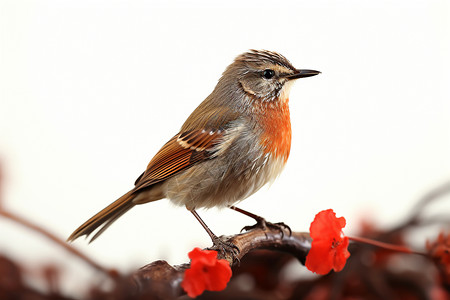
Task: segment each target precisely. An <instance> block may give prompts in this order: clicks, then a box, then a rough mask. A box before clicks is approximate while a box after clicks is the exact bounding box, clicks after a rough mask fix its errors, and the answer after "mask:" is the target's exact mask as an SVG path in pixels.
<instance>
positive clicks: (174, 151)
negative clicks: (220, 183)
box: [134, 129, 224, 191]
mask: <svg viewBox="0 0 450 300" xmlns="http://www.w3.org/2000/svg"><path fill="white" fill-rule="evenodd" d="M223 133H224V132H223V131H222V130H219V129H210V130H205V129H200V130H198V129H197V130H188V131H185V132H181V133H179V134H177V135H175V136H174V137H173V138H171V139H170V140H169V141H168V142H167V143H166V144H165V145H164V146H163V147H162V148H161V150H159V152H158V153H157V154H156V155H155V157H153V159H152V160H151V161H150V163H149V164H148V166H147V169H146V171H145V172H144V173H142V175H141V176H139V178H138V179H137V180H136V182H135V185H136V187H135V189H134V190H135V191H137V190H141V189H144V188H146V187H149V186H151V185H153V184H156V183H158V182H161V181H164V180H166V179H168V178H170V177H172V176H174V175H175V174H177V173H179V172H181V171H183V170H185V169H188V168H190V167H191V166H193V165H194V164H196V163H198V162H201V161H203V160H206V159H210V158H211V156H212V154H213V153H214V150H215V146H216V145H218V144H220V143H221V141H222V138H223Z"/></svg>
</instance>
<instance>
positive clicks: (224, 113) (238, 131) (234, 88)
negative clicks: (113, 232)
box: [68, 49, 320, 250]
mask: <svg viewBox="0 0 450 300" xmlns="http://www.w3.org/2000/svg"><path fill="white" fill-rule="evenodd" d="M318 74H320V72H319V71H315V70H310V69H296V68H294V66H293V65H292V64H291V63H290V62H289V61H288V60H287V59H286V58H285V57H284V56H283V55H281V54H279V53H277V52H273V51H268V50H253V49H252V50H249V51H247V52H245V53H243V54H240V55H238V56H237V57H236V58H235V59H234V61H233V62H232V63H231V64H230V65H229V66H228V67H227V68H226V69H225V71H224V72H223V74H222V76H221V78H220V79H219V80H218V82H217V85H216V87H215V88H214V90H213V91H212V93H211V94H210V95H209V96H208V97H207V98H206V99H205V100H204V101H203V102H202V103H201V104H200V105H199V106H198V107H197V108H196V109H195V110H194V111H193V112H192V113H191V115H190V116H189V117H188V118H187V120H186V121H185V122H184V124H183V125H182V126H181V130H180V131H179V132H178V133H177V134H175V135H174V136H173V137H172V138H171V139H169V141H168V142H167V143H166V144H164V146H162V148H161V149H160V150H159V151H158V152H157V153H156V155H155V156H154V157H153V158H152V159H151V161H150V163H149V164H148V166H147V168H146V169H145V171H144V172H143V173H142V174H141V175H140V176H139V177H138V178H137V180H136V181H135V185H134V187H133V188H132V189H131V190H130V191H128V192H127V193H125V194H124V195H123V196H121V197H120V198H119V199H117V200H116V201H114V202H113V203H111V204H110V205H108V206H107V207H105V208H104V209H103V210H101V211H100V212H98V213H97V214H95V215H94V216H93V217H91V218H90V219H89V220H87V221H86V222H85V223H83V224H82V225H81V226H79V227H78V228H77V229H76V230H75V231H74V232H73V233H72V234H71V235H70V236H69V238H68V241H74V240H75V239H77V238H79V237H81V236H86V237H88V236H89V235H90V234H92V233H93V232H94V231H96V233H95V234H94V236H93V237H92V239H91V240H90V242H92V241H94V240H95V239H96V238H98V237H99V235H101V234H102V233H103V232H104V231H105V230H106V229H107V228H108V227H109V226H110V225H111V224H112V223H113V222H114V221H116V220H117V219H118V218H119V217H121V216H122V215H123V214H125V213H126V212H128V211H129V210H130V209H131V208H133V207H135V206H138V205H141V204H146V203H149V202H153V201H157V200H161V199H164V198H167V199H169V200H170V201H171V202H173V203H174V204H176V205H179V206H185V207H186V209H187V210H188V211H190V212H191V213H192V214H193V215H194V217H195V218H196V219H197V220H198V221H199V222H200V224H201V225H202V226H203V227H204V229H205V230H206V232H207V233H208V235H209V236H210V238H211V240H212V242H213V245H214V246H215V247H216V246H217V247H219V248H220V249H221V250H223V249H230V248H236V247H235V246H234V245H229V244H228V243H227V242H225V241H223V240H221V239H220V238H219V237H217V236H216V235H215V234H214V233H213V232H212V231H211V229H209V227H208V226H207V225H206V223H205V222H204V221H203V220H202V219H201V217H200V216H199V214H198V212H197V210H198V209H200V208H212V207H229V208H231V209H233V210H236V211H238V212H240V213H243V214H245V215H247V216H250V217H252V218H254V219H255V220H256V221H257V224H255V226H263V227H264V226H266V224H270V225H273V224H272V223H269V222H266V221H265V219H264V218H262V217H260V216H258V215H255V214H253V213H250V212H248V211H245V210H243V209H240V208H237V207H236V206H235V204H236V203H237V202H240V201H242V200H244V199H245V198H247V197H249V196H250V195H252V194H254V193H255V192H256V191H258V190H259V189H260V188H261V187H263V186H264V185H265V184H266V183H268V182H272V181H273V180H274V179H275V178H277V177H278V175H279V174H280V173H281V171H282V169H283V167H284V166H285V164H286V162H287V160H288V157H289V153H290V149H291V136H292V133H291V122H290V112H289V93H290V90H291V87H292V84H293V83H294V82H295V81H296V80H297V79H299V78H304V77H310V76H315V75H318ZM277 224H278V223H277ZM252 227H253V226H247V227H244V228H246V229H249V228H252ZM232 250H234V249H232Z"/></svg>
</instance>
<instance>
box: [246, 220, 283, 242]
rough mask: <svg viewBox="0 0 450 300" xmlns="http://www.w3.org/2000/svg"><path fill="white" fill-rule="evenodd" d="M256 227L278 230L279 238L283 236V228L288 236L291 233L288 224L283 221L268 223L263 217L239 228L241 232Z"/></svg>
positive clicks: (264, 229)
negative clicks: (254, 222) (253, 223)
mask: <svg viewBox="0 0 450 300" xmlns="http://www.w3.org/2000/svg"><path fill="white" fill-rule="evenodd" d="M257 228H260V229H262V230H263V231H267V229H274V230H278V231H279V232H280V234H281V238H283V237H284V232H285V230H287V231H288V232H289V236H291V235H292V230H291V228H290V227H289V226H288V225H286V224H285V223H283V222H278V223H270V222H267V221H266V220H265V219H264V218H259V219H256V224H255V225H251V226H244V227H243V228H242V229H241V232H243V231H250V230H253V229H257Z"/></svg>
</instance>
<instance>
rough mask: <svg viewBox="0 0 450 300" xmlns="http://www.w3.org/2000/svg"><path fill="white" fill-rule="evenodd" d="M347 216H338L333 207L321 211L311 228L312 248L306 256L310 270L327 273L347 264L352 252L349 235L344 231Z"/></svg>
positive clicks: (306, 264) (337, 270)
mask: <svg viewBox="0 0 450 300" xmlns="http://www.w3.org/2000/svg"><path fill="white" fill-rule="evenodd" d="M344 227H345V218H344V217H340V218H336V214H335V213H334V212H333V210H332V209H327V210H323V211H321V212H319V213H318V214H317V215H316V217H315V218H314V221H313V222H312V223H311V227H310V228H309V231H310V235H311V238H312V244H311V250H309V253H308V255H307V256H306V263H305V266H306V267H307V268H308V270H310V271H312V272H314V273H317V274H321V275H325V274H327V273H329V272H330V271H331V269H333V270H334V271H336V272H339V271H340V270H342V269H343V268H344V266H345V262H346V261H347V258H349V256H350V253H349V252H348V250H347V247H348V237H346V236H345V235H344V233H343V232H342V228H344Z"/></svg>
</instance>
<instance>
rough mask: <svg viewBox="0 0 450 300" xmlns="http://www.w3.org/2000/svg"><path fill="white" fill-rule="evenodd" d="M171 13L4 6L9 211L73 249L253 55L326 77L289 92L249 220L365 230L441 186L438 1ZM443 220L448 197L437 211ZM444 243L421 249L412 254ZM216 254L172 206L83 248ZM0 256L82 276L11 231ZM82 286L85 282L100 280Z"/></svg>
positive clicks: (223, 7) (129, 265)
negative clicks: (228, 74)
mask: <svg viewBox="0 0 450 300" xmlns="http://www.w3.org/2000/svg"><path fill="white" fill-rule="evenodd" d="M165 3H166V2H165V1H156V2H155V1H153V2H152V1H125V0H123V1H80V0H77V1H17V0H14V1H13V0H11V1H8V0H6V1H5V0H3V1H1V2H0V26H1V27H0V30H1V31H0V47H1V48H0V51H1V52H0V54H1V57H0V161H1V166H2V169H3V178H4V179H3V200H4V202H5V205H7V207H8V208H9V209H11V210H14V211H15V212H17V213H19V214H21V215H22V216H24V217H26V218H29V219H30V220H33V221H35V222H37V223H39V224H41V225H42V226H44V227H45V228H47V229H49V230H51V231H52V232H54V233H56V234H57V235H58V236H60V237H61V238H64V239H65V238H66V237H67V236H68V235H69V234H70V233H71V232H72V231H73V230H74V229H75V228H76V227H78V226H79V225H80V224H81V223H82V222H84V221H85V220H86V219H87V218H89V217H91V216H92V215H93V214H94V213H96V212H97V211H99V210H100V209H102V208H103V207H105V206H106V205H107V204H109V203H110V202H112V201H113V200H115V199H116V198H118V197H119V196H121V195H122V194H123V193H125V192H126V191H128V190H129V189H130V188H131V187H132V186H133V183H134V180H135V179H136V178H137V176H139V175H140V174H141V172H142V171H143V170H144V169H145V167H146V165H147V163H148V161H149V160H150V159H151V158H152V156H153V155H154V154H155V153H156V152H157V151H158V150H159V148H160V147H161V146H162V145H163V144H164V143H165V142H166V141H167V140H168V139H169V138H170V137H172V136H173V135H174V134H175V133H176V132H177V130H178V129H179V128H180V126H181V124H182V123H183V121H184V120H185V118H186V117H187V116H188V115H189V114H190V112H191V111H192V110H193V109H194V108H195V107H196V106H197V105H198V104H199V103H200V102H201V101H202V100H203V99H204V98H205V97H206V96H207V95H208V94H209V93H210V92H211V91H212V89H213V88H214V86H215V84H216V82H217V80H218V79H219V77H220V75H221V73H222V72H223V70H224V69H225V67H226V66H227V65H228V64H229V63H231V62H232V60H233V59H234V57H235V56H236V55H238V54H240V53H242V52H244V51H246V50H248V49H251V48H254V49H268V50H273V51H277V52H280V53H282V54H283V55H285V56H286V57H287V58H288V59H289V60H290V61H291V62H292V63H293V64H294V66H296V67H297V68H310V69H316V70H320V71H322V72H323V73H322V74H321V75H319V76H316V77H313V78H307V79H301V80H298V81H297V83H296V85H295V86H294V88H293V89H292V92H291V97H290V99H291V100H290V104H291V119H292V130H293V142H292V149H291V157H290V159H289V162H288V164H287V166H286V168H285V170H284V173H283V174H282V175H281V176H280V178H278V180H277V181H276V182H275V183H274V184H273V185H272V186H271V187H270V189H267V188H263V189H262V190H261V191H259V192H258V193H256V194H255V195H253V196H252V197H250V198H249V199H247V200H246V201H244V202H242V203H241V204H240V206H241V207H242V208H244V209H248V210H250V211H252V212H254V213H257V214H260V215H262V216H264V217H266V218H267V219H269V220H271V221H284V222H286V223H287V224H289V225H290V226H291V227H292V228H293V229H294V230H296V231H306V230H308V228H309V223H310V222H311V221H312V219H313V218H314V214H315V213H317V212H318V211H319V210H322V209H326V208H333V209H334V210H335V211H336V212H337V215H338V216H345V217H346V219H347V228H346V232H347V233H352V232H353V233H357V232H358V229H359V225H360V222H361V220H362V219H366V220H373V222H375V223H376V224H377V225H378V226H380V227H387V226H391V225H394V224H396V223H398V222H401V221H402V220H403V219H404V218H405V217H406V216H407V215H408V213H409V210H410V209H411V208H412V206H413V205H414V203H415V201H416V200H417V199H418V198H419V197H420V196H421V195H422V194H423V193H425V192H426V191H428V190H430V189H431V188H433V187H435V186H436V185H439V184H441V183H443V182H445V181H447V180H449V179H450V158H449V155H450V59H449V53H450V21H449V20H450V5H449V2H448V1H444V0H442V1H437V0H436V1H430V0H423V1H417V0H416V1H412V0H408V1H285V2H282V1H223V2H221V3H220V4H218V3H217V4H212V3H211V1H172V2H171V3H172V4H171V5H168V4H165ZM449 211H450V201H449V199H448V198H447V201H446V202H442V203H441V204H440V205H437V206H435V207H434V212H435V213H437V212H441V213H448V212H449ZM199 213H200V215H201V216H202V217H203V218H204V219H205V221H206V222H207V224H208V225H209V226H210V227H211V228H212V229H213V231H214V232H215V233H216V234H219V235H220V234H234V233H237V232H238V231H239V230H240V228H241V227H243V226H245V225H250V224H252V223H253V221H252V220H251V219H249V218H247V217H245V216H241V215H240V214H238V213H236V212H233V211H230V210H216V209H212V210H209V211H199ZM430 214H433V211H431V212H430ZM436 233H437V231H435V230H433V231H431V232H421V233H420V235H419V234H418V235H416V239H417V240H418V241H419V242H418V243H417V245H418V246H421V245H422V244H423V241H424V240H425V239H426V238H430V237H433V236H434V235H436ZM209 245H210V240H209V237H208V236H207V234H206V233H205V232H204V230H203V229H202V228H201V226H200V225H199V224H198V223H197V221H196V220H195V219H194V218H193V216H192V215H191V214H190V213H188V212H187V211H186V210H185V208H183V207H174V206H173V205H171V204H170V203H169V201H167V200H163V201H158V202H155V203H151V204H147V205H144V206H140V207H137V208H135V209H133V210H131V211H130V212H128V213H127V214H126V215H125V216H124V217H122V218H121V219H120V220H119V221H117V222H116V223H115V224H114V225H113V226H111V227H110V229H108V230H107V231H106V232H105V233H104V235H102V236H101V237H100V238H99V239H98V240H97V241H95V242H94V243H92V244H90V245H88V244H87V241H85V240H83V239H80V240H77V241H76V242H75V246H76V247H78V248H80V249H82V250H83V251H84V252H86V253H87V254H88V255H89V256H92V257H93V258H95V259H96V260H97V261H98V262H100V263H102V264H104V265H105V266H110V267H117V268H119V269H121V270H132V269H133V268H135V267H138V266H142V265H144V264H146V263H148V262H151V261H153V260H156V259H167V260H168V261H169V263H171V264H177V263H182V262H185V261H187V252H188V251H189V250H191V249H192V248H193V247H194V246H199V247H207V246H209ZM0 252H1V253H6V254H8V255H10V256H12V257H14V258H20V259H22V260H23V261H27V262H30V264H33V263H34V264H36V263H37V262H39V263H41V264H44V263H45V262H46V261H56V262H59V263H61V264H62V265H68V264H70V265H71V266H72V269H74V270H78V271H80V270H89V269H88V268H87V267H86V266H85V265H83V264H80V263H79V261H78V260H76V259H74V258H73V257H71V256H70V255H67V254H65V253H64V251H62V250H60V249H58V248H56V247H54V246H53V245H50V244H49V243H47V242H46V241H45V240H44V239H42V238H40V237H37V236H36V235H34V234H30V233H29V232H28V231H27V230H23V229H22V228H20V227H18V226H16V225H14V224H12V223H11V222H8V221H4V220H0ZM69 269H70V268H69ZM68 272H69V273H70V271H68ZM85 273H87V274H86V277H83V276H78V280H79V282H78V284H79V283H80V282H83V281H84V280H86V278H88V277H89V274H91V276H92V275H93V274H92V273H89V271H88V272H85ZM77 274H82V273H77ZM76 285H77V283H76V282H72V287H71V288H72V289H75V288H74V286H76ZM69 288H70V287H69Z"/></svg>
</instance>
